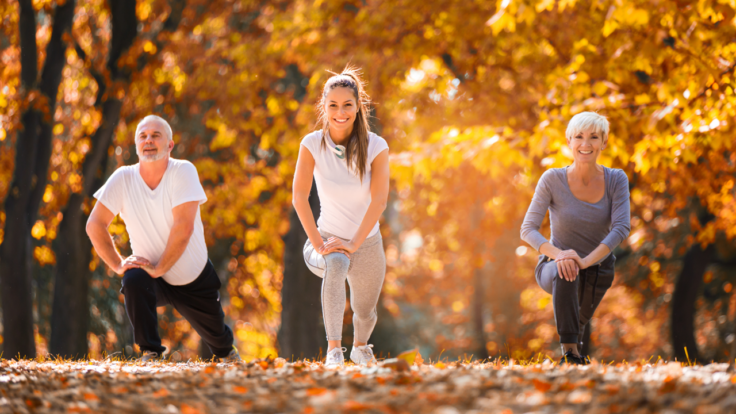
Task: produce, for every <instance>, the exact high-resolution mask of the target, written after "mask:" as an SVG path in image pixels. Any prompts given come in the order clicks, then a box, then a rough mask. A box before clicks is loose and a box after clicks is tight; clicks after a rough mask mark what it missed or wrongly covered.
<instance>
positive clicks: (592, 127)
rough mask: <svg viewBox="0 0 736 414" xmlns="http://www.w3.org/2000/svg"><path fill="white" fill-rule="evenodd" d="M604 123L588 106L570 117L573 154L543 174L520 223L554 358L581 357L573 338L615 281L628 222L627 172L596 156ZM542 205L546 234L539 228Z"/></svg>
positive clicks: (569, 139) (603, 143)
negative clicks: (533, 257) (533, 261)
mask: <svg viewBox="0 0 736 414" xmlns="http://www.w3.org/2000/svg"><path fill="white" fill-rule="evenodd" d="M608 129H609V125H608V120H607V119H606V118H605V117H603V116H601V115H598V114H596V113H594V112H582V113H579V114H577V115H575V116H574V117H573V118H572V119H571V120H570V124H569V125H568V127H567V132H566V134H565V136H566V137H567V145H568V146H569V147H570V150H572V154H573V159H574V162H573V163H572V165H570V166H568V167H566V168H553V169H550V170H549V171H546V172H545V173H544V174H542V177H541V178H540V179H539V183H538V184H537V188H536V190H535V192H534V197H533V198H532V203H531V205H530V206H529V210H528V211H527V213H526V217H524V223H523V224H522V226H521V238H522V239H523V240H524V241H525V242H527V243H529V244H530V245H531V246H532V247H534V248H535V249H537V250H538V251H539V252H540V253H542V255H541V256H539V263H538V264H537V268H536V270H535V275H536V279H537V283H538V284H539V286H540V287H541V288H542V289H544V291H545V292H547V293H549V294H551V295H552V306H553V307H554V314H555V322H556V324H557V333H558V334H559V336H560V343H561V344H562V352H563V354H564V355H563V357H562V360H561V361H560V362H567V363H573V364H585V363H586V362H587V360H586V358H584V357H583V356H581V355H580V351H579V348H578V346H579V345H582V339H583V332H584V328H585V325H586V324H587V323H588V321H590V318H592V317H593V312H595V309H596V307H598V304H599V303H600V302H601V300H602V299H603V295H605V294H606V291H607V290H608V288H610V287H611V284H612V283H613V267H614V263H615V262H616V257H615V256H614V255H613V254H612V253H611V252H612V251H613V249H614V248H615V247H616V246H618V244H619V243H621V241H623V240H624V239H625V238H626V237H627V236H628V235H629V231H630V227H631V220H630V212H629V208H630V207H629V180H628V178H627V177H626V174H625V173H624V172H623V171H622V170H618V169H612V168H607V167H604V166H602V165H598V164H597V161H598V156H599V155H600V154H601V151H603V150H604V149H605V148H606V144H607V141H608ZM547 210H549V212H550V213H549V217H550V223H551V226H550V227H551V228H552V234H551V237H550V239H551V240H547V239H546V238H545V237H544V236H542V234H541V233H540V232H539V226H540V225H541V224H542V220H543V219H544V216H545V214H546V213H547ZM578 276H579V277H578Z"/></svg>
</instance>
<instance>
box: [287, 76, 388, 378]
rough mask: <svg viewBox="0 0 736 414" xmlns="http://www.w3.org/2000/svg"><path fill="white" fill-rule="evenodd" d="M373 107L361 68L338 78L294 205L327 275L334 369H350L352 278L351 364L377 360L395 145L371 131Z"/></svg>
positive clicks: (309, 141)
mask: <svg viewBox="0 0 736 414" xmlns="http://www.w3.org/2000/svg"><path fill="white" fill-rule="evenodd" d="M367 105H368V96H367V95H366V94H365V92H364V90H363V82H362V80H361V79H360V77H359V73H358V71H357V70H355V69H351V68H346V69H345V70H344V71H343V72H342V73H341V74H340V75H335V76H333V77H331V78H330V79H329V80H328V81H327V82H326V83H325V86H324V89H323V93H322V98H321V101H320V104H319V110H320V120H321V122H322V129H321V130H318V131H315V132H313V133H311V134H309V135H307V136H306V137H304V139H303V140H302V143H301V147H300V149H299V159H298V160H297V165H296V173H295V175H294V190H293V191H294V194H293V203H294V208H295V209H296V212H297V214H298V215H299V220H300V221H301V223H302V226H304V229H305V230H306V232H307V236H309V240H308V241H307V243H306V245H305V246H304V258H305V261H306V262H307V265H308V266H309V268H310V269H311V270H312V271H313V272H314V273H315V274H317V275H319V276H322V277H324V280H323V282H322V313H323V316H324V323H325V329H326V330H327V341H328V350H327V359H326V364H327V365H330V366H340V365H343V363H344V357H343V352H345V351H347V350H346V349H344V348H342V344H341V340H342V320H343V313H344V311H345V279H346V278H347V281H348V283H349V284H350V306H351V307H352V309H353V328H354V332H355V336H354V341H353V349H352V351H351V352H350V359H351V360H352V361H353V362H354V363H356V364H367V363H369V362H372V361H375V358H374V356H373V351H372V350H371V348H372V346H373V345H368V339H369V338H370V336H371V333H372V332H373V328H374V327H375V325H376V316H377V315H376V305H377V303H378V296H379V294H380V293H381V287H382V285H383V278H384V276H385V274H386V257H385V255H384V252H383V243H382V240H381V233H380V232H379V231H378V219H379V218H380V217H381V214H382V213H383V210H384V209H385V208H386V201H387V199H388V182H389V167H388V144H386V141H385V140H384V139H383V138H381V137H379V136H378V135H376V134H374V133H372V132H370V129H369V126H368V108H367ZM313 176H314V179H315V180H316V182H317V191H318V194H319V199H320V216H319V220H317V223H316V224H315V222H314V217H313V216H312V212H311V210H310V208H309V201H308V198H309V191H310V189H311V187H312V177H313ZM318 225H319V228H318V227H317V226H318Z"/></svg>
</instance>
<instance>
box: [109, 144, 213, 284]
mask: <svg viewBox="0 0 736 414" xmlns="http://www.w3.org/2000/svg"><path fill="white" fill-rule="evenodd" d="M95 198H96V199H97V200H98V201H99V202H100V203H102V204H103V205H104V206H105V207H107V209H108V210H110V211H111V212H112V213H113V214H115V215H117V214H118V213H119V214H120V217H121V218H122V219H123V221H124V222H125V227H126V229H127V231H128V235H129V236H130V245H131V247H132V248H133V254H134V255H136V256H141V257H144V258H146V259H148V260H149V261H150V262H151V263H153V264H156V263H158V261H159V260H160V259H161V255H163V253H164V250H165V249H166V243H167V242H168V241H169V234H170V233H171V227H173V225H174V213H173V211H172V209H173V208H174V207H176V206H179V205H181V204H184V203H187V202H190V201H199V204H200V205H201V204H203V203H204V202H206V201H207V195H205V193H204V189H203V188H202V184H201V183H200V182H199V175H198V174H197V168H196V167H195V166H194V165H193V164H192V163H191V162H189V161H186V160H176V159H173V158H169V165H168V166H167V167H166V172H165V173H164V176H163V178H162V179H161V182H160V183H159V185H158V187H156V188H155V189H154V190H151V188H150V187H149V186H148V185H147V184H146V183H145V181H143V177H141V174H140V164H135V165H129V166H125V167H120V168H118V169H117V170H115V172H114V173H113V174H112V175H111V176H110V178H109V179H108V180H107V182H106V183H105V185H104V186H102V188H100V189H99V190H97V192H96V193H95ZM206 264H207V245H206V244H205V241H204V227H203V226H202V218H201V217H200V215H199V208H198V209H197V216H196V217H195V218H194V232H193V233H192V237H191V238H190V239H189V243H188V244H187V247H186V249H185V250H184V253H183V254H182V255H181V257H180V258H179V260H177V262H176V263H175V264H174V266H172V267H171V269H169V271H168V272H166V274H164V275H163V276H162V277H163V279H164V280H165V281H166V282H167V283H169V284H171V285H177V286H180V285H186V284H188V283H191V282H193V281H194V280H195V279H196V278H197V277H198V276H199V274H200V273H202V270H203V269H204V267H205V265H206Z"/></svg>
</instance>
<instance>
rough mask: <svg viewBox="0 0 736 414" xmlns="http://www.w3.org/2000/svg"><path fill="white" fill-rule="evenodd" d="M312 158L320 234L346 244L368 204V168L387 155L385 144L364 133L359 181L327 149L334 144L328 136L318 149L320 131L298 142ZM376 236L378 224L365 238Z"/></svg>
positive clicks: (354, 231) (369, 182)
mask: <svg viewBox="0 0 736 414" xmlns="http://www.w3.org/2000/svg"><path fill="white" fill-rule="evenodd" d="M301 145H303V146H304V147H306V148H307V149H308V150H309V152H310V153H312V157H314V164H315V165H314V179H315V182H316V184H317V192H318V193H319V202H320V215H319V219H318V220H317V226H318V227H319V229H320V230H322V231H325V232H327V233H331V234H334V235H335V236H337V237H340V238H343V239H347V240H350V239H352V238H353V236H354V235H355V233H356V232H357V231H358V227H360V223H361V222H362V221H363V217H365V213H366V212H368V206H369V205H370V203H371V164H372V163H373V160H375V158H376V157H377V156H378V154H380V153H381V152H383V151H388V144H387V143H386V140H385V139H383V138H381V137H379V136H378V135H376V134H374V133H372V132H369V133H368V158H367V160H366V161H367V163H366V164H367V165H366V172H365V176H364V177H363V181H362V182H361V181H360V178H359V176H358V173H357V171H353V170H354V168H353V169H348V165H347V161H346V160H345V159H340V158H338V157H337V156H336V155H335V153H334V152H333V151H332V150H331V149H330V148H335V146H336V145H335V143H334V142H333V141H332V139H330V135H329V133H328V134H326V136H325V145H326V146H325V147H324V148H323V147H322V131H321V130H320V131H315V132H312V133H311V134H309V135H307V136H305V137H304V139H302V143H301ZM376 233H378V221H376V223H375V225H374V226H373V228H372V229H371V232H370V234H369V235H368V237H371V236H373V235H375V234H376Z"/></svg>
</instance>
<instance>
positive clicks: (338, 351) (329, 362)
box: [325, 348, 348, 367]
mask: <svg viewBox="0 0 736 414" xmlns="http://www.w3.org/2000/svg"><path fill="white" fill-rule="evenodd" d="M347 350H348V349H347V348H333V349H332V350H331V351H329V352H327V358H326V359H325V366H327V367H341V366H343V365H345V357H344V356H342V353H343V352H347Z"/></svg>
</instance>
